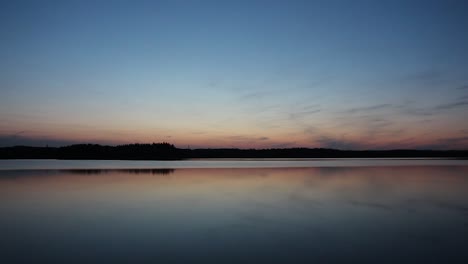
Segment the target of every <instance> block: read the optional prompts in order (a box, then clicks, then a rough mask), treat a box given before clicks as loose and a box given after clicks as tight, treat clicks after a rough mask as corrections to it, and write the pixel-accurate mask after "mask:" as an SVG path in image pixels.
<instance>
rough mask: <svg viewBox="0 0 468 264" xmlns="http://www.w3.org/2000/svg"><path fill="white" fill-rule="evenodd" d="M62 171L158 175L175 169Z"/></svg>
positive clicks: (71, 171)
mask: <svg viewBox="0 0 468 264" xmlns="http://www.w3.org/2000/svg"><path fill="white" fill-rule="evenodd" d="M62 171H64V172H68V173H72V174H86V175H95V174H105V173H112V172H116V171H118V172H125V173H130V174H159V175H168V174H171V173H174V171H175V169H73V170H62Z"/></svg>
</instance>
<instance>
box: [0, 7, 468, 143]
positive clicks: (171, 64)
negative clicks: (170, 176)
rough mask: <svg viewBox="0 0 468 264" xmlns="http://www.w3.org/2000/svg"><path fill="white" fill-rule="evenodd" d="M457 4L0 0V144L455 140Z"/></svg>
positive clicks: (466, 134)
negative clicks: (0, 0) (1, 0)
mask: <svg viewBox="0 0 468 264" xmlns="http://www.w3.org/2000/svg"><path fill="white" fill-rule="evenodd" d="M467 14H468V2H467V1H463V0H460V1H443V0H440V1H428V0H426V1H409V0H405V1H395V0H393V1H252V0H250V1H31V2H28V1H7V2H4V3H2V5H1V7H0V39H1V41H0V91H1V93H0V95H1V96H0V145H1V146H10V145H17V144H26V145H39V146H43V145H45V144H49V145H64V144H71V143H87V142H90V143H103V144H120V143H135V142H140V143H144V142H145V143H146V142H159V141H168V142H170V143H173V144H175V145H176V146H179V147H186V146H190V147H191V148H195V147H242V148H246V147H249V148H250V147H255V148H263V147H295V146H304V147H332V148H341V149H369V148H372V149H389V148H436V149H448V148H468V121H467V120H468V118H466V116H467V114H468V48H467V47H468V31H467V28H468V15H467Z"/></svg>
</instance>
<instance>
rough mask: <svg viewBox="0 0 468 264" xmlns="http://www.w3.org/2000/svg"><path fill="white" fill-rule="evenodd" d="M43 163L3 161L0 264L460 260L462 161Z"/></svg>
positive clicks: (465, 168)
mask: <svg viewBox="0 0 468 264" xmlns="http://www.w3.org/2000/svg"><path fill="white" fill-rule="evenodd" d="M47 162H51V161H47ZM47 162H46V163H44V168H45V169H43V170H37V169H26V168H27V167H25V168H24V169H23V170H16V169H17V168H16V169H15V170H13V169H8V168H7V167H6V166H2V165H5V164H6V163H3V164H2V163H0V168H2V169H3V170H0V212H1V213H0V214H1V215H0V216H1V217H0V263H17V262H24V263H39V262H55V263H108V262H112V263H118V262H132V263H141V262H146V263H351V262H354V263H468V164H467V163H466V161H456V162H458V163H456V164H455V163H452V162H453V161H445V162H446V163H444V162H443V161H440V160H436V161H431V160H425V161H424V162H423V163H422V164H420V163H421V162H422V161H414V160H410V161H408V160H402V161H399V162H398V161H395V160H392V161H389V163H387V164H385V161H382V160H381V161H378V162H377V164H371V163H370V164H369V163H366V162H365V161H356V162H355V163H354V165H353V164H349V162H350V161H349V160H348V161H343V162H344V163H341V165H340V164H337V163H339V160H333V161H331V160H330V161H329V162H331V163H327V164H328V165H323V164H321V165H317V164H315V165H314V161H310V160H307V161H297V160H296V161H290V162H292V163H291V164H292V166H291V167H287V166H284V167H281V168H280V167H277V168H260V167H268V166H258V167H259V168H253V165H252V164H247V165H246V164H245V162H246V161H237V164H238V166H232V165H231V168H206V166H205V165H206V164H204V165H203V166H202V165H201V164H198V165H199V167H204V168H196V167H197V166H194V167H195V168H193V167H192V168H187V167H186V168H176V169H167V167H166V166H163V167H166V168H164V169H161V168H157V167H158V166H153V167H154V168H153V169H149V167H151V164H150V163H151V162H150V163H146V165H147V166H146V165H145V166H144V167H148V168H147V169H137V168H134V167H132V166H129V165H128V164H126V163H125V162H123V163H121V165H122V164H124V165H123V167H131V169H99V168H100V167H102V166H97V165H98V164H99V161H98V162H91V163H88V164H87V165H88V167H89V168H92V169H51V168H57V166H53V167H49V166H50V164H49V165H47ZM191 162H195V163H196V161H191ZM199 162H202V163H203V162H205V163H206V162H207V161H199ZM219 162H226V161H219ZM229 162H234V161H229ZM248 162H249V161H247V163H248ZM251 162H256V163H259V162H260V161H251ZM271 162H273V161H271ZM283 162H287V161H283ZM297 162H303V164H309V165H308V166H305V167H298V165H297ZM317 162H318V161H315V163H317ZM414 162H415V164H414ZM72 163H73V162H72ZM356 163H357V164H356ZM38 164H39V163H38ZM76 164H77V163H75V164H74V165H73V164H72V165H70V164H69V165H70V166H71V167H75V168H76V167H79V166H77V165H76ZM90 164H94V165H93V166H89V165H90ZM103 164H104V165H103ZM260 164H261V163H260ZM359 164H361V165H362V166H359ZM363 164H364V165H363ZM389 164H390V165H389ZM418 164H419V165H418ZM36 165H37V164H36ZM36 165H34V166H32V167H33V168H36V167H35V166H36ZM55 165H57V164H55ZM82 165H83V164H82ZM101 165H103V167H108V166H109V163H106V162H103V163H102V164H101ZM153 165H154V163H153ZM220 165H222V166H220V167H225V166H226V164H220ZM243 165H244V166H243ZM281 165H287V164H284V163H281ZM399 165H404V166H399ZM61 166H62V167H63V164H61ZM83 166H84V165H83ZM65 167H67V166H65ZM175 167H177V166H175ZM179 167H180V166H179ZM232 167H236V168H232ZM242 167H244V168H242ZM245 167H249V168H245ZM155 168H156V169H155Z"/></svg>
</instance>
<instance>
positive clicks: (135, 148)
mask: <svg viewBox="0 0 468 264" xmlns="http://www.w3.org/2000/svg"><path fill="white" fill-rule="evenodd" d="M423 157H429V158H467V157H468V150H338V149H326V148H284V149H236V148H219V149H181V148H176V147H175V146H174V145H172V144H169V143H166V142H164V143H153V144H128V145H118V146H102V145H97V144H78V145H71V146H65V147H27V146H15V147H3V148H0V159H79V160H84V159H89V160H181V159H195V158H423Z"/></svg>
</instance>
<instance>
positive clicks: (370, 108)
mask: <svg viewBox="0 0 468 264" xmlns="http://www.w3.org/2000/svg"><path fill="white" fill-rule="evenodd" d="M391 107H392V104H378V105H371V106H365V107H355V108H351V109H348V110H347V111H346V112H347V113H358V112H367V111H374V110H380V109H386V108H391Z"/></svg>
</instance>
